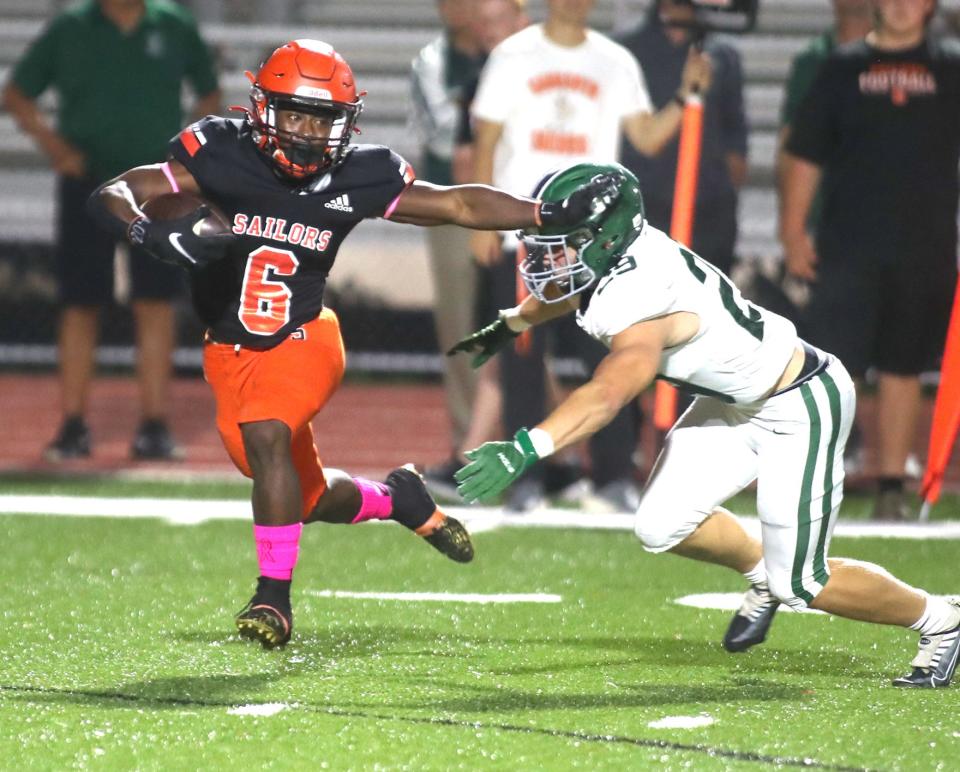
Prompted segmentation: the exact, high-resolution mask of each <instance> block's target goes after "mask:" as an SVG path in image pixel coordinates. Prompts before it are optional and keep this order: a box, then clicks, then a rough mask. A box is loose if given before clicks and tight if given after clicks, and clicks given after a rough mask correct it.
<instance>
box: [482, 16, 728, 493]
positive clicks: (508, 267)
mask: <svg viewBox="0 0 960 772" xmlns="http://www.w3.org/2000/svg"><path fill="white" fill-rule="evenodd" d="M592 7H593V0H548V2H547V19H546V22H545V23H543V24H536V25H532V26H530V27H527V28H526V29H524V30H522V31H521V32H518V33H517V34H515V35H513V36H511V37H509V38H507V39H506V40H505V41H503V42H502V43H501V44H500V45H498V46H497V47H496V48H495V49H494V51H493V52H492V53H491V55H490V59H489V60H488V62H487V64H486V66H485V68H484V71H483V74H482V76H481V80H480V86H479V89H478V92H477V97H476V99H475V100H474V103H473V108H472V109H473V117H474V121H475V125H474V130H475V145H474V153H475V166H476V181H477V182H481V183H487V184H491V183H492V184H495V185H496V186H498V187H501V188H503V189H505V190H508V191H511V192H513V193H518V194H523V195H528V194H530V193H531V191H532V190H533V189H534V187H535V186H536V185H537V183H538V181H540V180H541V179H542V178H543V177H544V176H545V175H547V174H548V173H550V172H551V171H554V170H556V169H558V168H560V167H563V166H567V165H569V164H571V163H575V162H577V161H581V160H583V161H586V160H591V161H597V162H605V161H614V160H616V158H617V156H618V154H619V143H620V130H621V128H622V129H623V131H624V132H625V133H626V135H627V138H628V139H629V140H630V142H631V143H633V144H634V145H635V146H636V147H638V148H639V149H640V150H641V152H644V153H647V154H650V155H654V154H656V153H658V152H659V151H660V150H661V149H662V148H663V147H664V146H665V145H666V143H667V142H668V141H669V140H670V139H671V138H672V137H673V136H674V135H675V134H676V133H677V130H678V129H679V126H680V120H681V116H682V109H681V107H680V105H679V104H678V102H676V101H670V102H669V103H668V104H667V105H666V106H665V107H664V108H663V109H661V110H660V111H659V112H656V113H655V112H653V111H652V109H651V103H650V99H649V96H648V94H647V90H646V87H645V85H644V82H643V76H642V75H641V74H640V70H639V67H638V66H637V63H636V60H635V59H634V58H633V57H632V56H631V55H630V53H629V52H628V51H626V50H625V49H624V48H622V47H621V46H619V45H617V44H616V43H614V42H612V41H611V40H609V39H607V38H606V37H604V36H603V35H600V34H599V33H597V32H594V31H593V30H591V29H589V28H588V27H587V26H586V22H587V16H588V15H589V13H590V11H591V9H592ZM708 82H709V65H708V63H707V60H706V58H705V57H703V56H702V55H701V54H699V53H698V52H695V51H691V52H690V54H689V56H688V58H687V61H686V63H685V65H684V70H683V78H682V83H681V84H680V88H679V90H678V94H679V96H680V97H681V100H682V98H685V97H686V95H687V94H688V93H689V92H690V91H691V90H693V89H694V88H697V89H699V90H705V89H706V87H707V84H708ZM471 244H472V247H473V254H474V256H475V257H476V258H477V259H478V260H479V261H480V262H481V263H484V264H495V265H496V267H495V277H496V278H495V281H494V284H495V289H494V299H495V302H496V305H497V307H498V308H510V307H513V306H514V305H516V303H517V292H518V290H522V285H518V282H517V278H516V272H515V264H516V261H517V247H516V239H515V237H514V235H513V234H512V233H508V234H505V241H504V243H503V244H501V238H500V236H499V235H498V234H496V233H478V234H475V235H474V236H473V237H472V239H471ZM573 339H574V340H576V341H577V342H578V344H579V342H580V341H585V342H586V344H587V347H585V348H584V350H583V351H582V352H581V356H582V357H583V358H584V360H585V362H586V364H587V372H588V373H590V372H592V370H593V367H594V366H596V364H597V363H598V362H599V361H600V359H601V358H602V356H603V353H604V351H603V347H602V346H600V345H598V344H593V343H591V342H590V341H589V340H588V339H586V338H584V337H583V336H575V337H574V338H573ZM545 350H546V346H545V338H544V335H543V330H542V329H538V330H536V331H532V330H531V331H530V332H529V333H527V334H526V335H525V336H523V337H521V338H520V339H518V341H517V343H516V345H514V346H510V347H508V348H507V349H506V350H505V351H504V354H503V356H501V358H500V368H501V384H502V396H503V418H504V424H505V426H504V428H505V429H506V431H507V432H508V433H513V432H515V431H516V430H517V429H519V428H520V427H522V426H533V425H534V424H536V423H537V422H539V421H540V420H541V419H542V418H543V416H544V414H545V385H546V378H545V367H544V354H545ZM636 439H637V426H636V418H635V415H634V414H633V411H632V410H631V409H630V408H629V407H628V408H625V409H624V410H623V411H622V412H621V414H620V416H619V417H618V418H617V419H616V420H614V421H613V422H611V424H610V425H609V426H607V427H606V428H605V429H604V430H603V431H602V432H600V433H599V434H597V435H596V436H595V437H594V438H592V439H591V442H590V451H591V472H592V477H593V483H594V486H595V488H596V492H597V494H598V497H599V498H600V499H602V500H604V501H605V502H606V503H608V504H609V506H610V507H611V508H613V509H616V510H623V511H629V510H632V509H634V508H635V505H636V502H637V499H638V496H637V491H636V486H635V483H634V476H635V469H634V465H633V460H632V456H633V452H634V450H635V449H636ZM543 494H544V481H543V479H542V470H541V469H538V468H535V469H533V470H531V473H530V474H528V475H527V477H525V478H524V479H523V480H521V481H520V483H519V484H518V485H516V486H514V487H513V488H512V490H511V492H510V496H509V498H508V501H507V507H508V508H509V509H512V510H514V511H525V510H529V509H533V508H536V507H537V506H539V505H540V504H541V503H542V502H543V498H544V496H543ZM595 501H596V499H595Z"/></svg>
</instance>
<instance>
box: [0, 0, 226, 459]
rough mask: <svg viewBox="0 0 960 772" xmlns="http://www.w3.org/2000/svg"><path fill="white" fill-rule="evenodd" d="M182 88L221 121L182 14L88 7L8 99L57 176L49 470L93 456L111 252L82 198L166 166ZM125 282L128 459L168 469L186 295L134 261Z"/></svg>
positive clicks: (32, 59) (196, 42)
mask: <svg viewBox="0 0 960 772" xmlns="http://www.w3.org/2000/svg"><path fill="white" fill-rule="evenodd" d="M184 81H187V82H189V83H190V85H191V86H192V88H193V91H194V92H195V94H196V95H197V97H198V98H197V102H196V110H195V112H196V114H197V115H206V114H207V113H215V112H217V111H218V110H219V109H220V92H219V90H218V85H217V76H216V72H215V68H214V62H213V59H212V57H211V54H210V51H209V49H208V48H207V46H206V45H205V44H204V42H203V41H202V40H201V38H200V35H199V32H198V30H197V27H196V24H195V22H194V20H193V18H192V17H191V16H190V14H189V13H188V12H187V11H185V10H183V9H182V8H180V7H179V6H178V5H176V4H174V3H167V2H160V1H157V2H154V0H86V2H82V3H79V4H77V5H73V6H71V7H70V8H68V9H67V10H65V11H63V12H62V13H60V14H58V15H57V16H56V17H54V18H53V19H52V20H51V21H50V23H49V24H48V25H47V27H46V28H45V29H44V30H43V32H42V33H41V34H40V36H39V37H38V38H37V39H36V40H34V41H33V42H32V44H31V45H30V46H29V48H28V49H27V51H26V52H25V53H24V55H23V56H22V57H21V58H20V60H19V61H18V62H17V63H16V65H15V66H14V68H13V70H12V73H11V75H10V79H9V81H8V82H7V84H6V86H5V88H4V92H3V97H4V105H5V106H6V108H7V110H9V111H10V113H11V114H12V115H13V117H14V119H15V120H16V122H17V124H18V125H19V126H20V128H21V129H22V130H23V131H24V132H25V133H26V134H28V135H30V137H31V138H32V139H33V140H34V142H35V143H36V144H37V146H38V147H39V148H40V150H41V151H42V152H43V153H44V154H45V155H46V156H47V157H48V159H49V161H50V164H51V166H52V167H53V169H54V170H55V171H56V173H57V175H58V179H57V235H56V248H55V260H56V270H57V280H58V287H59V301H60V305H61V313H60V321H59V336H58V352H59V376H60V392H61V411H62V414H63V422H62V424H61V427H60V430H59V432H58V434H57V436H56V438H55V439H54V441H53V442H52V443H51V444H50V445H49V446H48V447H47V450H46V453H45V455H46V457H47V458H48V459H49V460H51V461H60V460H63V459H69V458H78V457H84V456H89V455H90V452H91V440H90V431H89V428H88V427H87V424H86V422H85V418H84V417H85V413H86V410H87V406H88V397H89V391H90V382H91V378H92V375H93V370H94V355H95V350H96V342H97V335H98V329H97V328H98V315H99V309H100V308H101V307H102V306H104V305H106V304H108V303H110V302H111V301H112V300H113V299H114V292H115V286H114V276H115V260H114V256H115V253H116V252H117V245H116V244H115V243H114V241H113V239H111V238H110V237H109V236H108V235H107V234H106V233H104V232H103V231H102V230H100V229H99V228H98V227H97V226H96V225H95V224H94V222H93V221H92V220H91V219H90V218H89V216H88V215H87V213H86V210H85V206H86V201H87V198H88V197H89V195H90V194H91V193H92V192H93V191H94V190H95V189H96V188H97V187H98V186H99V185H100V184H101V183H103V182H104V181H106V180H108V179H110V178H111V177H113V176H115V175H117V174H119V173H120V172H121V171H123V170H125V169H128V168H130V167H131V166H137V165H139V164H144V163H152V162H156V161H161V160H163V157H164V154H165V152H166V146H167V142H168V141H169V140H170V137H172V136H173V135H174V134H176V133H177V131H179V130H180V128H181V126H182V124H183V120H182V110H181V85H182V83H183V82H184ZM47 89H54V90H55V91H56V92H57V96H58V101H57V117H56V125H55V126H54V125H52V124H51V123H50V122H49V121H48V120H47V118H46V116H45V115H44V113H43V111H42V110H41V109H40V108H39V107H38V105H37V99H38V97H40V95H41V94H43V92H44V91H46V90H47ZM124 252H125V250H124ZM129 274H130V299H131V301H132V307H133V314H134V318H135V321H136V339H137V340H136V342H137V349H138V355H137V377H138V381H139V388H140V411H141V423H140V426H139V429H138V430H137V433H136V435H135V437H134V440H133V443H132V446H131V454H132V456H133V457H134V458H142V459H170V458H175V457H177V456H179V455H180V454H181V453H180V450H179V448H178V447H177V445H176V443H175V442H174V441H173V438H172V437H171V435H170V432H169V429H168V427H167V422H166V417H167V409H168V398H169V386H170V376H171V370H172V360H171V356H172V352H173V346H174V312H173V305H172V300H173V299H174V298H175V297H176V296H177V295H178V294H179V293H180V292H181V290H182V279H181V276H180V272H179V271H178V270H177V269H176V268H174V267H172V266H167V265H163V264H162V263H159V262H158V261H156V260H153V259H151V258H150V257H149V256H147V255H145V254H144V253H142V252H139V251H138V250H131V251H130V253H129Z"/></svg>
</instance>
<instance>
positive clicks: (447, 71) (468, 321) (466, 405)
mask: <svg viewBox="0 0 960 772" xmlns="http://www.w3.org/2000/svg"><path fill="white" fill-rule="evenodd" d="M476 4H477V3H476V0H438V2H437V11H438V13H439V15H440V19H441V21H442V23H443V28H444V29H443V33H442V34H441V35H440V36H439V37H437V38H436V39H434V40H433V41H431V42H430V43H428V44H427V45H426V46H424V47H423V48H422V49H421V50H420V52H419V53H418V54H417V56H416V58H415V59H414V60H413V64H412V67H411V91H412V97H413V98H412V101H411V113H410V119H411V124H412V126H413V129H414V130H415V132H416V134H417V136H418V138H419V139H420V142H421V146H422V149H423V155H422V157H421V162H420V165H419V166H418V167H417V169H418V173H419V174H420V178H421V179H423V180H425V181H427V182H432V183H434V184H436V185H452V184H453V183H454V181H456V182H464V181H465V180H463V179H459V180H454V175H453V155H454V145H455V141H456V136H457V131H458V123H459V120H460V114H461V111H462V104H463V99H464V88H465V87H466V86H467V85H468V84H470V83H471V82H473V81H475V80H476V78H477V77H478V75H479V73H480V68H481V67H482V66H483V56H482V54H481V51H480V48H479V46H478V43H477V40H476V36H475V34H474V25H473V24H472V22H471V19H472V16H473V12H474V10H475V7H476ZM426 238H427V250H428V256H429V260H430V272H431V275H432V276H433V295H434V300H433V320H434V326H435V328H436V334H437V340H438V341H439V344H440V349H441V350H442V351H446V350H447V349H449V348H450V347H451V346H452V345H453V344H454V343H456V342H457V341H458V340H460V338H462V337H464V336H465V335H467V334H468V333H469V332H470V331H471V330H472V329H473V328H474V326H475V322H476V319H475V318H474V302H475V298H476V294H477V269H476V265H475V264H474V261H473V259H472V257H471V256H470V234H469V231H467V230H465V229H464V228H461V227H460V226H458V225H439V226H437V227H435V228H428V229H426ZM463 360H464V358H463V357H448V358H445V359H444V363H443V364H444V370H443V385H444V388H445V393H446V400H447V412H448V414H449V416H450V425H451V430H452V435H451V438H450V446H451V448H452V449H453V450H452V452H451V455H455V453H456V450H457V449H458V448H459V447H460V446H461V444H462V443H463V438H464V436H465V435H466V433H467V429H468V427H469V424H470V415H471V406H472V405H473V400H474V397H475V394H476V380H477V379H476V375H475V374H474V372H473V371H472V370H471V369H470V365H469V363H468V362H465V361H463ZM431 471H432V470H428V472H431ZM451 474H452V472H451Z"/></svg>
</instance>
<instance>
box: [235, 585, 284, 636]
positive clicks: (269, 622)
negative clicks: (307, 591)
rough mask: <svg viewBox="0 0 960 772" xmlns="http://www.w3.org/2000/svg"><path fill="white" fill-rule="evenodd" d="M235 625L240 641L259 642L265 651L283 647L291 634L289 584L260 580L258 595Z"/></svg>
mask: <svg viewBox="0 0 960 772" xmlns="http://www.w3.org/2000/svg"><path fill="white" fill-rule="evenodd" d="M234 621H235V622H236V624H237V632H238V633H240V635H241V637H243V638H249V639H250V640H253V641H259V642H260V644H261V645H262V646H263V648H265V649H275V648H277V647H278V646H283V645H284V644H285V643H286V642H287V641H289V640H290V634H291V633H292V632H293V611H291V609H290V582H284V581H281V580H279V579H268V578H267V577H265V576H261V577H259V578H258V579H257V591H256V592H255V593H254V594H253V597H252V598H251V599H250V601H249V602H248V603H247V605H246V606H244V607H243V608H242V609H241V610H240V613H239V614H237V616H236V619H235V620H234Z"/></svg>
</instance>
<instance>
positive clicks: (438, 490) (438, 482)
mask: <svg viewBox="0 0 960 772" xmlns="http://www.w3.org/2000/svg"><path fill="white" fill-rule="evenodd" d="M466 463H467V462H466V461H461V460H460V459H458V458H455V457H453V456H451V457H450V458H448V459H447V460H446V461H444V462H443V463H442V464H437V466H428V467H427V468H426V469H424V470H423V482H424V484H425V485H426V486H427V490H428V491H430V493H431V494H433V495H434V496H443V497H446V498H449V499H456V498H457V481H456V480H455V479H454V477H453V475H454V473H455V472H457V471H458V470H459V469H460V467H462V466H464V465H465V464H466Z"/></svg>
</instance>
